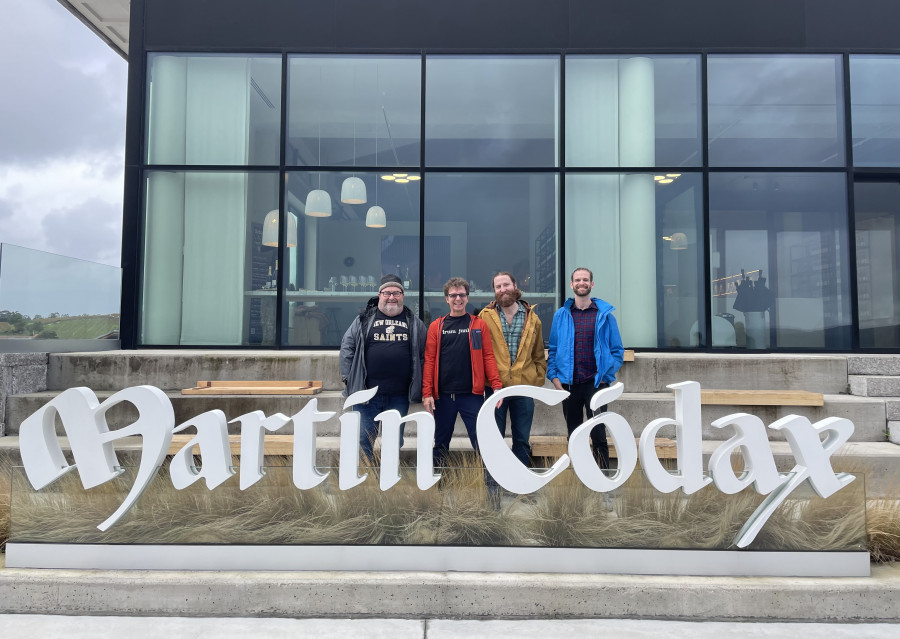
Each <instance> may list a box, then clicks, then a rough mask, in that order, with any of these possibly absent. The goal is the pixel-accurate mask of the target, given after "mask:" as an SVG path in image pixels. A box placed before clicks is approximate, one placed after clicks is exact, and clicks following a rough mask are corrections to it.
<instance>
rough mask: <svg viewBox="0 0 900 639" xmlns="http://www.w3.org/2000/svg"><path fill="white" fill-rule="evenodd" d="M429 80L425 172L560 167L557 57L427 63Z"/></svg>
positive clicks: (439, 59) (456, 58) (449, 58)
mask: <svg viewBox="0 0 900 639" xmlns="http://www.w3.org/2000/svg"><path fill="white" fill-rule="evenodd" d="M426 75H427V80H426V82H427V87H426V92H425V112H426V113H427V116H426V118H425V163H426V164H427V165H428V166H465V167H469V166H481V167H499V166H532V167H538V166H539V167H545V166H558V164H559V158H558V150H557V146H558V145H557V132H558V131H559V57H558V56H552V57H538V56H516V57H498V56H477V57H462V56H430V57H429V58H428V59H427V60H426Z"/></svg>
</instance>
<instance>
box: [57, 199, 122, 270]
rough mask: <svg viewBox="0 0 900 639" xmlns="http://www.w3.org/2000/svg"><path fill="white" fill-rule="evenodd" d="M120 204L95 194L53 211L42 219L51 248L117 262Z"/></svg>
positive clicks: (118, 254) (82, 257)
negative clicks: (68, 206) (112, 202)
mask: <svg viewBox="0 0 900 639" xmlns="http://www.w3.org/2000/svg"><path fill="white" fill-rule="evenodd" d="M121 214H122V211H121V206H119V205H115V204H110V203H109V202H105V201H103V200H100V199H97V198H92V199H90V200H87V201H85V202H79V203H78V204H76V205H75V206H72V207H70V208H65V209H56V210H54V211H50V212H49V213H48V214H47V215H46V216H45V217H44V219H43V220H42V222H41V225H42V226H43V231H44V234H45V235H46V236H47V243H48V246H49V248H50V250H51V251H53V252H54V253H59V254H61V255H68V256H70V257H78V258H81V259H86V260H94V261H98V262H105V263H107V264H118V262H119V256H120V247H121V243H122V225H121V223H120V222H119V219H120V218H121Z"/></svg>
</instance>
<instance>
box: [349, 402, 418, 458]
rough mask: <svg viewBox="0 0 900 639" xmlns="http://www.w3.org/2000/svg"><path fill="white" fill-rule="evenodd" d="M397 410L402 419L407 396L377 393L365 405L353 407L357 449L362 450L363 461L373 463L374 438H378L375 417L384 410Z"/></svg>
mask: <svg viewBox="0 0 900 639" xmlns="http://www.w3.org/2000/svg"><path fill="white" fill-rule="evenodd" d="M391 409H393V410H397V411H400V414H401V415H403V416H404V417H405V416H406V413H408V412H409V397H408V396H407V395H382V394H381V393H379V394H378V395H376V396H375V397H373V398H372V399H370V400H369V401H368V402H366V403H365V404H359V405H358V406H354V407H353V410H355V411H356V412H358V413H359V447H360V449H361V450H362V454H363V459H364V460H368V461H370V462H371V461H374V459H375V457H374V453H373V448H374V446H375V438H376V437H377V436H378V426H377V425H376V423H375V417H376V416H377V415H378V413H381V412H383V411H386V410H391ZM404 426H405V424H400V446H401V447H402V446H403V427H404Z"/></svg>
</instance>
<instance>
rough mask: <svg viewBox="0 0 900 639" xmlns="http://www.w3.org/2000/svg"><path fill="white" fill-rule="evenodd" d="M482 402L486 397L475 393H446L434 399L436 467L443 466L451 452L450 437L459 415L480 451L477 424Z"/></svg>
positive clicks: (433, 459)
mask: <svg viewBox="0 0 900 639" xmlns="http://www.w3.org/2000/svg"><path fill="white" fill-rule="evenodd" d="M482 404H484V397H482V396H481V395H475V394H474V393H444V394H443V395H441V396H440V397H438V398H437V399H435V400H434V449H433V450H432V451H431V456H432V461H433V462H434V467H435V468H438V467H440V466H443V465H444V464H445V462H446V459H447V455H448V454H449V453H450V439H451V438H452V437H453V426H454V425H455V424H456V416H457V415H459V416H460V417H462V420H463V423H464V424H465V425H466V432H467V433H468V434H469V441H470V442H472V448H474V449H475V452H476V453H477V452H478V437H477V436H476V434H475V424H476V423H477V420H478V411H479V410H480V409H481V406H482Z"/></svg>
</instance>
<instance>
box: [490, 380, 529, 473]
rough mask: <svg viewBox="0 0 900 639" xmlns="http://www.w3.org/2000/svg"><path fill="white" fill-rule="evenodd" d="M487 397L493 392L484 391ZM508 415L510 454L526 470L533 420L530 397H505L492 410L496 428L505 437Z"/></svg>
mask: <svg viewBox="0 0 900 639" xmlns="http://www.w3.org/2000/svg"><path fill="white" fill-rule="evenodd" d="M486 393H487V397H490V396H491V395H493V394H494V392H493V391H492V390H491V391H486ZM507 413H508V414H509V426H510V431H512V452H513V455H515V456H516V459H518V460H519V461H520V462H522V463H523V464H525V467H526V468H528V467H529V466H531V444H529V443H528V438H529V437H531V422H532V420H533V419H534V400H533V399H531V398H530V397H507V398H506V399H504V400H503V404H502V405H501V406H500V408H497V409H495V410H494V418H495V419H496V420H497V428H499V429H500V434H501V435H503V436H504V437H506V415H507Z"/></svg>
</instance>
